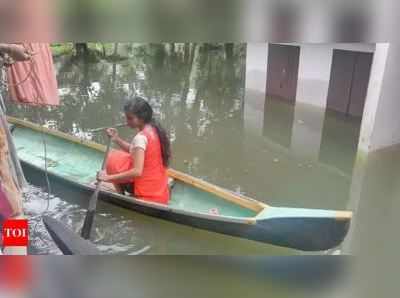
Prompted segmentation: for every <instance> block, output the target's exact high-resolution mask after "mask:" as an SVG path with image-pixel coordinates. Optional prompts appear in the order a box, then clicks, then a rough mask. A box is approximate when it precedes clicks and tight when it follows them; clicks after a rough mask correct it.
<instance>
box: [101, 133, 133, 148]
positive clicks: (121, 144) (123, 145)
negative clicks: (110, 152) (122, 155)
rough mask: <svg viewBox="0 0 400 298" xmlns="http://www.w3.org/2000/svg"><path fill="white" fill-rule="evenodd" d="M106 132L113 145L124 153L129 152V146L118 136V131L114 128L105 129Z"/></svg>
mask: <svg viewBox="0 0 400 298" xmlns="http://www.w3.org/2000/svg"><path fill="white" fill-rule="evenodd" d="M106 132H107V135H108V136H109V137H110V138H111V140H112V141H113V142H114V143H115V144H117V145H118V146H119V147H120V148H121V149H122V150H124V151H125V152H129V147H130V145H131V144H130V143H128V142H126V141H124V140H123V139H121V138H120V137H119V135H118V131H117V130H116V129H115V128H107V130H106Z"/></svg>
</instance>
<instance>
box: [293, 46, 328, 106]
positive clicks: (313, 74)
mask: <svg viewBox="0 0 400 298" xmlns="http://www.w3.org/2000/svg"><path fill="white" fill-rule="evenodd" d="M300 46H301V47H300V61H299V75H298V83H297V93H296V101H298V102H302V103H307V104H311V105H315V106H318V107H322V108H323V107H325V106H326V100H327V96H328V87H329V78H330V73H331V63H332V51H333V47H332V46H331V45H326V44H301V45H300Z"/></svg>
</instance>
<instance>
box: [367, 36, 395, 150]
mask: <svg viewBox="0 0 400 298" xmlns="http://www.w3.org/2000/svg"><path fill="white" fill-rule="evenodd" d="M386 46H387V44H386ZM382 47H384V45H382ZM382 52H383V53H382V56H383V57H381V58H379V57H378V59H379V61H378V62H380V64H383V63H386V64H385V67H384V74H383V81H382V85H381V86H382V87H381V90H380V96H379V102H378V105H377V109H376V116H375V122H374V127H373V130H372V137H371V142H370V144H369V150H370V151H374V150H378V149H382V148H384V147H388V146H392V145H394V144H398V143H400V116H399V114H400V83H399V79H400V68H399V66H398V62H399V61H400V44H399V43H391V44H390V45H389V46H388V47H387V59H386V61H384V54H385V53H384V51H383V50H382ZM378 62H377V63H376V64H378ZM377 67H378V66H377ZM371 87H373V86H372V85H371ZM368 91H369V90H368ZM371 93H373V94H371V97H372V95H375V97H376V96H378V95H379V94H378V92H375V91H373V90H371ZM375 93H376V94H375ZM371 100H376V98H371ZM372 112H373V111H371V113H372ZM366 121H367V119H366ZM366 121H363V124H365V125H369V124H368V123H367V122H366Z"/></svg>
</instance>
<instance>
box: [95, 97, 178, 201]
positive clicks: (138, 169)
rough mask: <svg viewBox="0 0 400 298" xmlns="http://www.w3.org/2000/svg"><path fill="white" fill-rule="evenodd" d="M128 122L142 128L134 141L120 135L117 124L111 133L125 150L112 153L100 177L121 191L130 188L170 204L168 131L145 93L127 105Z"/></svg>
mask: <svg viewBox="0 0 400 298" xmlns="http://www.w3.org/2000/svg"><path fill="white" fill-rule="evenodd" d="M124 111H125V116H126V121H127V125H128V126H129V127H130V128H133V129H136V130H138V133H137V134H136V136H135V137H134V138H133V140H132V142H130V143H129V142H126V141H125V140H123V139H122V138H120V137H119V135H118V132H117V130H116V129H115V128H108V129H107V134H108V136H109V137H110V138H111V140H112V141H113V142H114V143H116V144H117V145H118V146H119V147H120V148H121V149H122V151H121V150H113V151H111V152H110V153H109V156H108V158H107V162H106V171H104V172H100V173H99V175H98V179H99V180H100V181H108V182H112V183H113V184H114V187H115V188H116V190H117V191H118V192H119V193H122V194H123V193H124V192H125V191H127V192H130V193H131V194H132V195H133V196H135V197H138V198H141V199H143V200H147V201H152V202H156V203H161V204H168V201H169V188H168V176H167V167H168V164H169V160H170V157H171V151H170V141H169V138H168V135H167V133H166V131H165V130H164V129H163V128H162V126H161V125H160V124H159V123H158V122H157V121H155V119H154V118H153V109H152V108H151V106H150V104H149V103H148V102H147V101H146V100H144V99H143V98H141V97H136V98H135V99H134V100H133V101H129V102H128V103H127V104H126V105H125V106H124Z"/></svg>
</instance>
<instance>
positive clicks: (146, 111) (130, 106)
mask: <svg viewBox="0 0 400 298" xmlns="http://www.w3.org/2000/svg"><path fill="white" fill-rule="evenodd" d="M124 112H125V113H127V114H133V115H135V116H136V117H138V118H139V119H142V120H143V122H144V123H146V124H150V125H151V126H153V127H154V128H155V129H156V131H157V134H158V138H159V139H160V144H161V156H162V159H163V164H164V166H165V167H168V166H169V161H170V159H171V143H170V141H169V137H168V134H167V132H166V130H165V129H164V128H163V127H162V126H161V124H160V123H159V122H158V121H156V120H155V119H154V118H153V109H152V108H151V106H150V104H149V103H148V102H147V101H146V100H145V99H144V98H142V97H139V96H136V97H135V98H134V99H133V100H130V101H128V102H127V103H126V104H125V105H124Z"/></svg>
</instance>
